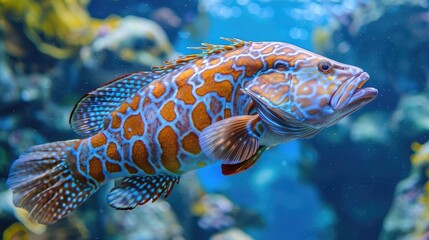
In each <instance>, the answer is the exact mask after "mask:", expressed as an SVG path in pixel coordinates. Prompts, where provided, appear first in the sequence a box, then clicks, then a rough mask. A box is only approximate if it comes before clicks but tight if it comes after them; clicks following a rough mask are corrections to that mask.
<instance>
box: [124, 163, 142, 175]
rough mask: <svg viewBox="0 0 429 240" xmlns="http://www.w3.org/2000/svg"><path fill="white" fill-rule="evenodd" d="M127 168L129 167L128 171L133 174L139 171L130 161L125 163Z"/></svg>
mask: <svg viewBox="0 0 429 240" xmlns="http://www.w3.org/2000/svg"><path fill="white" fill-rule="evenodd" d="M124 166H125V168H126V169H127V171H128V172H129V173H131V174H135V173H138V172H139V171H138V170H137V169H135V168H133V167H132V166H130V165H129V164H128V163H124Z"/></svg>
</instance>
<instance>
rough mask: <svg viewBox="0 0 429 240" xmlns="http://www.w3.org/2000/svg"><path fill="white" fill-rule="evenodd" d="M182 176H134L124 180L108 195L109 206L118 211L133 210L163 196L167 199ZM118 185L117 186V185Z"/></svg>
mask: <svg viewBox="0 0 429 240" xmlns="http://www.w3.org/2000/svg"><path fill="white" fill-rule="evenodd" d="M179 181H180V176H177V177H175V176H142V177H141V176H133V177H126V178H123V179H122V180H121V181H120V182H119V183H118V184H117V186H115V187H114V188H113V189H112V190H111V191H110V192H109V194H108V195H107V202H108V204H109V205H110V206H111V207H113V208H116V209H120V210H127V209H133V208H135V207H137V206H138V205H143V204H145V203H147V202H148V201H150V200H152V202H155V201H156V200H158V199H159V198H160V197H161V196H162V195H163V196H164V198H167V197H168V195H169V194H170V193H171V190H173V187H174V184H177V183H179ZM115 185H116V184H115Z"/></svg>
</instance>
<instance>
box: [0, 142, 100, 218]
mask: <svg viewBox="0 0 429 240" xmlns="http://www.w3.org/2000/svg"><path fill="white" fill-rule="evenodd" d="M80 141H81V140H80V139H76V140H70V141H64V142H54V143H48V144H43V145H38V146H33V147H31V148H29V149H28V150H27V151H26V152H25V153H23V154H22V155H21V156H19V158H18V159H17V160H15V161H14V162H13V164H12V166H11V168H10V173H9V178H8V179H7V182H6V184H7V186H8V188H10V189H11V190H12V191H13V203H14V204H15V206H17V207H20V208H24V209H25V210H27V211H28V212H29V216H30V218H31V219H32V220H33V221H37V222H38V223H41V224H51V223H54V222H56V221H58V220H60V219H61V218H64V217H65V216H67V215H68V214H69V213H70V212H71V211H73V210H74V209H75V208H77V207H78V206H79V205H81V204H82V203H83V202H84V201H85V200H86V199H87V198H88V197H89V196H90V195H91V194H92V193H94V192H95V190H94V189H93V188H92V187H90V186H89V185H87V184H86V183H83V182H81V181H80V180H78V179H76V177H75V173H74V172H72V170H71V169H70V163H71V162H73V161H75V160H74V159H73V161H71V160H72V158H74V156H73V155H72V153H71V151H70V150H71V149H72V148H73V146H74V145H75V144H79V142H80Z"/></svg>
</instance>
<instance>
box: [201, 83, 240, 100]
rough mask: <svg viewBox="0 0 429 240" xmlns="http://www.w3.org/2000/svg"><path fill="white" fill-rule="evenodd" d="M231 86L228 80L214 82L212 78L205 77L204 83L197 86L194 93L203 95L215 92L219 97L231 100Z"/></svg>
mask: <svg viewBox="0 0 429 240" xmlns="http://www.w3.org/2000/svg"><path fill="white" fill-rule="evenodd" d="M232 88H233V86H232V84H231V82H230V81H228V80H225V81H222V82H215V81H213V80H207V79H206V82H205V84H204V85H202V86H201V87H199V88H197V90H196V93H197V94H198V95H199V96H204V95H205V94H207V93H210V92H215V93H217V94H218V95H219V96H220V97H223V98H226V100H227V101H231V96H232Z"/></svg>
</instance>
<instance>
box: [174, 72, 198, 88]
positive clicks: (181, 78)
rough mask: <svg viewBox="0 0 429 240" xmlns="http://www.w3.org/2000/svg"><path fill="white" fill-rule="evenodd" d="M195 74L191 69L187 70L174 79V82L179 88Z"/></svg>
mask: <svg viewBox="0 0 429 240" xmlns="http://www.w3.org/2000/svg"><path fill="white" fill-rule="evenodd" d="M194 73H195V71H194V69H193V68H188V69H186V70H185V71H183V72H182V73H180V74H179V75H178V76H177V77H176V82H177V85H178V86H179V87H183V86H184V85H185V84H186V82H187V81H188V80H189V78H191V76H192V75H193V74H194Z"/></svg>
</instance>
